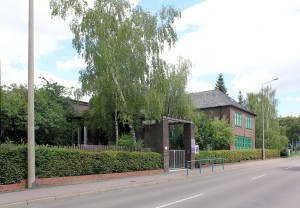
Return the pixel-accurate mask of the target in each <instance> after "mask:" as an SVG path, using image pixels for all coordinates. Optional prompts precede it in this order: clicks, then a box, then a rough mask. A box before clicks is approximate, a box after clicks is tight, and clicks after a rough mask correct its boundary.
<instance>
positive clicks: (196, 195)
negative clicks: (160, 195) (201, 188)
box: [156, 194, 204, 208]
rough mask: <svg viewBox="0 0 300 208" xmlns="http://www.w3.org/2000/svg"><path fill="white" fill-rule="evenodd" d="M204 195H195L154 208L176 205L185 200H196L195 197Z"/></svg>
mask: <svg viewBox="0 0 300 208" xmlns="http://www.w3.org/2000/svg"><path fill="white" fill-rule="evenodd" d="M203 195H204V194H198V195H195V196H191V197H188V198H185V199H181V200H178V201H175V202H171V203H169V204H163V205H161V206H159V207H156V208H162V207H167V206H170V205H172V204H177V203H180V202H183V201H186V200H189V199H193V198H196V197H199V196H203Z"/></svg>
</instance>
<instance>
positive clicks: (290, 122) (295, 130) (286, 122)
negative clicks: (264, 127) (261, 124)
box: [279, 117, 300, 144]
mask: <svg viewBox="0 0 300 208" xmlns="http://www.w3.org/2000/svg"><path fill="white" fill-rule="evenodd" d="M279 126H280V127H281V128H283V131H284V132H285V134H286V136H287V137H288V139H289V143H290V144H292V143H294V142H295V141H296V140H298V141H300V118H299V117H296V118H294V117H285V118H279Z"/></svg>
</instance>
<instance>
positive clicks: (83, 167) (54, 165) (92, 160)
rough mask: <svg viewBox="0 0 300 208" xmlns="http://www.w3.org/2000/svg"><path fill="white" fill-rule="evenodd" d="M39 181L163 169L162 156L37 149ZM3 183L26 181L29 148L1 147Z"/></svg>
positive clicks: (1, 182) (146, 153) (143, 153)
mask: <svg viewBox="0 0 300 208" xmlns="http://www.w3.org/2000/svg"><path fill="white" fill-rule="evenodd" d="M35 155H36V159H35V164H36V178H45V177H47V178H50V177H63V176H80V175H91V174H105V173H121V172H131V171H143V170H157V169H161V168H162V155H161V154H158V153H154V152H125V151H104V152H85V151H81V150H73V149H59V148H48V147H36V150H35ZM0 177H4V179H2V180H1V181H0V185H1V184H12V183H16V182H18V181H19V180H21V179H26V178H27V146H26V145H22V146H0Z"/></svg>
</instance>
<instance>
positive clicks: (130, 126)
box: [112, 72, 136, 143]
mask: <svg viewBox="0 0 300 208" xmlns="http://www.w3.org/2000/svg"><path fill="white" fill-rule="evenodd" d="M112 77H113V80H114V82H115V84H116V86H117V88H118V91H119V92H120V95H121V99H122V101H123V103H124V106H125V108H126V109H127V103H126V100H125V97H124V95H123V92H122V90H121V88H120V85H119V82H118V80H117V78H116V74H115V73H113V72H112ZM128 123H129V128H130V129H131V130H132V133H133V137H134V143H136V136H135V130H134V128H133V125H132V124H131V122H130V121H128Z"/></svg>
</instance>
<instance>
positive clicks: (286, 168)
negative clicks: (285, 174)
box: [284, 167, 292, 170]
mask: <svg viewBox="0 0 300 208" xmlns="http://www.w3.org/2000/svg"><path fill="white" fill-rule="evenodd" d="M290 168H292V167H287V168H284V169H286V170H287V169H290Z"/></svg>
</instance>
